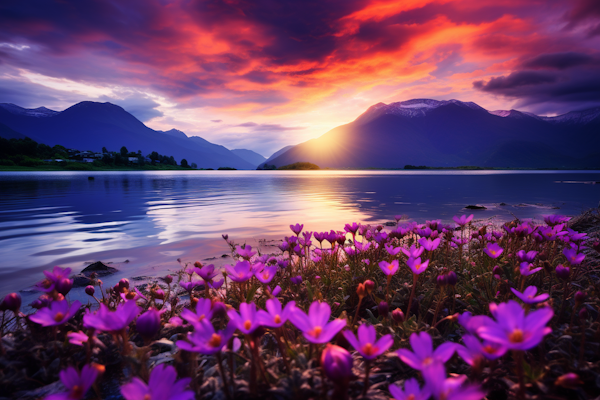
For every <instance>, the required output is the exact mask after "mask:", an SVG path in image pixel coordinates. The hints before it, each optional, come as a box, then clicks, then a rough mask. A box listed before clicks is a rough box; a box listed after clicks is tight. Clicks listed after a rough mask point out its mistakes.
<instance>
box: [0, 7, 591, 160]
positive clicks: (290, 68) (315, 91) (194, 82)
mask: <svg viewBox="0 0 600 400" xmlns="http://www.w3.org/2000/svg"><path fill="white" fill-rule="evenodd" d="M0 26H1V27H2V29H0V103H14V104H17V105H20V106H22V107H26V108H36V107H40V106H45V107H48V108H51V109H54V110H57V111H61V110H64V109H65V108H68V107H69V106H71V105H73V104H75V103H78V102H80V101H84V100H91V101H100V102H111V103H114V104H118V105H120V106H122V107H123V108H125V109H126V110H127V111H129V112H131V113H132V114H133V115H135V116H136V117H137V118H138V119H140V120H141V121H143V122H144V123H145V124H146V125H148V126H150V127H151V128H153V129H160V130H168V129H172V128H176V129H179V130H181V131H183V132H185V133H186V134H187V135H188V136H202V137H203V138H205V139H207V140H209V141H211V142H213V143H217V144H222V145H224V146H226V147H228V148H230V149H235V148H246V149H250V150H254V151H256V152H258V153H260V154H262V155H263V156H266V157H268V156H269V155H270V154H272V153H273V152H275V151H277V150H279V149H280V148H282V147H284V146H286V145H290V144H297V143H300V142H304V141H306V140H309V139H311V138H315V137H318V136H320V135H322V134H324V133H325V132H327V131H329V130H330V129H332V128H335V127H336V126H339V125H342V124H345V123H349V122H351V121H353V120H354V119H355V118H356V117H358V116H359V115H360V114H361V113H362V112H364V111H365V110H366V109H367V108H368V107H369V106H371V105H373V104H376V103H379V102H384V103H391V102H396V101H404V100H409V99H414V98H431V99H438V100H448V99H458V100H462V101H474V102H476V103H477V104H479V105H481V106H482V107H484V108H487V109H488V110H499V109H511V108H514V109H519V110H523V111H529V112H534V113H536V114H540V115H558V114H563V113H566V112H569V111H573V110H581V109H586V108H590V107H595V106H600V1H598V0H526V1H525V0H477V1H473V0H402V1H381V0H315V1H313V0H172V1H171V0H127V1H124V0H77V1H69V0H54V1H53V0H28V1H23V0H3V1H2V2H1V3H0Z"/></svg>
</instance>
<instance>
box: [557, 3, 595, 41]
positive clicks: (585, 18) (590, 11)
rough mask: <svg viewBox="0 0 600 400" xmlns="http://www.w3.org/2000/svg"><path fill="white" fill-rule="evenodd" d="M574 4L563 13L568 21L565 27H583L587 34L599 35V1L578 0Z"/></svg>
mask: <svg viewBox="0 0 600 400" xmlns="http://www.w3.org/2000/svg"><path fill="white" fill-rule="evenodd" d="M573 3H574V4H575V5H574V6H573V8H572V9H570V10H569V11H568V12H567V13H566V14H565V19H566V20H567V21H568V23H567V26H566V27H565V29H567V30H569V29H576V28H577V29H584V30H587V32H588V36H596V35H600V1H598V0H578V1H574V2H573Z"/></svg>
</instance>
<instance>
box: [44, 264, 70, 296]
mask: <svg viewBox="0 0 600 400" xmlns="http://www.w3.org/2000/svg"><path fill="white" fill-rule="evenodd" d="M70 273H71V268H64V269H63V268H61V267H54V268H53V269H52V272H50V271H44V275H46V279H44V280H43V281H41V282H39V283H38V284H37V285H36V288H37V289H39V290H41V291H42V292H46V293H48V292H51V291H53V290H54V289H55V286H56V284H57V283H58V282H59V281H61V280H62V279H68V278H69V274H70Z"/></svg>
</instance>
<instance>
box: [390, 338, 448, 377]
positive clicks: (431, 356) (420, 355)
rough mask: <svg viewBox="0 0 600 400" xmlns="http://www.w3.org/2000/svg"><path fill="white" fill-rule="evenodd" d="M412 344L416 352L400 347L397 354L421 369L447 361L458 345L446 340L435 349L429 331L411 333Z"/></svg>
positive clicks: (410, 364)
mask: <svg viewBox="0 0 600 400" xmlns="http://www.w3.org/2000/svg"><path fill="white" fill-rule="evenodd" d="M410 345H411V347H412V348H413V351H414V353H413V352H412V351H410V350H407V349H400V350H398V351H397V352H396V354H398V357H400V359H401V360H402V361H404V362H405V363H406V364H408V366H409V367H411V368H413V369H416V370H419V371H423V370H424V369H425V368H427V367H429V366H430V365H432V364H436V363H442V364H443V363H445V362H446V361H448V360H449V359H450V358H451V357H452V356H453V355H454V352H455V351H456V347H457V344H456V343H452V342H446V343H442V344H441V345H440V346H438V348H437V349H435V351H433V343H432V341H431V336H429V334H428V333H427V332H420V333H413V334H412V335H410Z"/></svg>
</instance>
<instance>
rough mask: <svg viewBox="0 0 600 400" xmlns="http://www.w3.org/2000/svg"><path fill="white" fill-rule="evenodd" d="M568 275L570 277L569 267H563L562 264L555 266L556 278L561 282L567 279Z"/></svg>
mask: <svg viewBox="0 0 600 400" xmlns="http://www.w3.org/2000/svg"><path fill="white" fill-rule="evenodd" d="M569 275H571V269H570V268H569V267H565V266H564V265H562V264H559V265H557V266H556V276H558V277H559V278H560V279H562V280H563V281H566V280H567V279H569Z"/></svg>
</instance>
